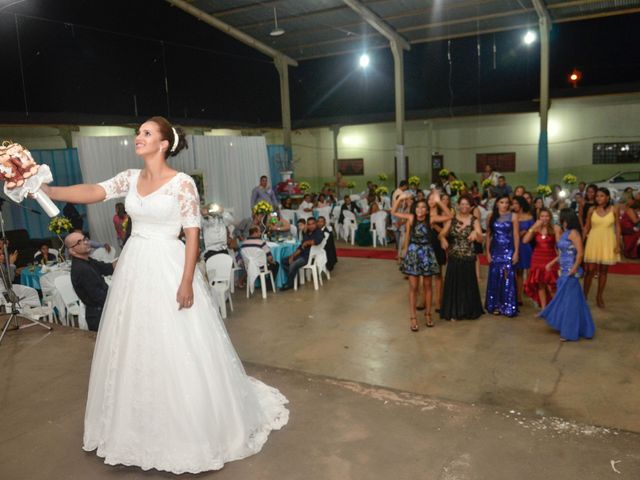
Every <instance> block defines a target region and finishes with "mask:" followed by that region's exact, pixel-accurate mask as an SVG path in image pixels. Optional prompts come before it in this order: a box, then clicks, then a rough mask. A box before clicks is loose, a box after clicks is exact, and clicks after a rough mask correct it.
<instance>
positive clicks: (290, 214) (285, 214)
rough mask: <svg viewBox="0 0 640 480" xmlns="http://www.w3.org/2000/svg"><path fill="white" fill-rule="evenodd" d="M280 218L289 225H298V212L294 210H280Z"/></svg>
mask: <svg viewBox="0 0 640 480" xmlns="http://www.w3.org/2000/svg"><path fill="white" fill-rule="evenodd" d="M280 216H281V217H282V218H284V219H285V220H286V221H287V222H289V223H292V224H293V223H296V212H295V211H294V210H291V209H288V208H284V209H282V210H280Z"/></svg>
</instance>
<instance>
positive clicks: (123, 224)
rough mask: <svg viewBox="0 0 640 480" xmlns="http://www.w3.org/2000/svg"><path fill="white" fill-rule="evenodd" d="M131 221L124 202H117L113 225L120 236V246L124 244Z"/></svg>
mask: <svg viewBox="0 0 640 480" xmlns="http://www.w3.org/2000/svg"><path fill="white" fill-rule="evenodd" d="M128 223H129V215H127V212H126V211H125V209H124V203H122V202H118V203H116V214H115V215H114V216H113V226H114V228H115V229H116V235H117V236H118V246H119V247H120V248H122V247H123V246H124V239H125V238H126V237H127V225H128Z"/></svg>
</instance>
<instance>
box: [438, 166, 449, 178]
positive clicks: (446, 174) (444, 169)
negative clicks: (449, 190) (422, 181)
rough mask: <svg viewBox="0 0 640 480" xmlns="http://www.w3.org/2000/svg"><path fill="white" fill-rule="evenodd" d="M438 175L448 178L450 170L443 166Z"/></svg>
mask: <svg viewBox="0 0 640 480" xmlns="http://www.w3.org/2000/svg"><path fill="white" fill-rule="evenodd" d="M438 176H439V177H440V178H448V177H449V170H447V169H446V168H443V169H442V170H440V171H439V172H438Z"/></svg>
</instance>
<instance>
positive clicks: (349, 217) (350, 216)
mask: <svg viewBox="0 0 640 480" xmlns="http://www.w3.org/2000/svg"><path fill="white" fill-rule="evenodd" d="M342 214H343V215H344V223H354V224H355V223H357V222H356V214H355V213H353V212H352V211H351V210H344V211H343V212H342Z"/></svg>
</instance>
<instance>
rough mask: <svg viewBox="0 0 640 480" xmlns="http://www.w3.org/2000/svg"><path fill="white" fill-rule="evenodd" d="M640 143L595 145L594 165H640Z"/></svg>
mask: <svg viewBox="0 0 640 480" xmlns="http://www.w3.org/2000/svg"><path fill="white" fill-rule="evenodd" d="M639 162H640V142H630V143H594V144H593V163H594V165H595V164H606V163H639Z"/></svg>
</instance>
